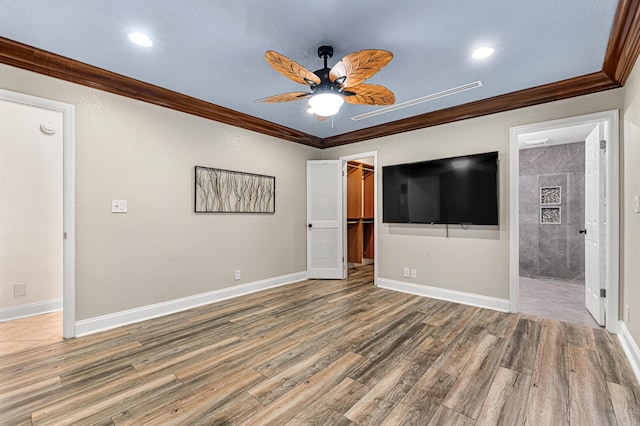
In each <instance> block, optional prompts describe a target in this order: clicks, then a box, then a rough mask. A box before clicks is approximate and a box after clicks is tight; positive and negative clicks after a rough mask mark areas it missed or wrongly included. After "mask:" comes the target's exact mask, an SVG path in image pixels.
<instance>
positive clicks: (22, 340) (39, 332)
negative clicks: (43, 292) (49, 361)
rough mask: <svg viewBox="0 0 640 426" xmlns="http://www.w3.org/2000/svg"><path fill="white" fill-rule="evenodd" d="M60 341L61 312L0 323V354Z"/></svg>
mask: <svg viewBox="0 0 640 426" xmlns="http://www.w3.org/2000/svg"><path fill="white" fill-rule="evenodd" d="M61 340H62V311H60V312H52V313H49V314H43V315H35V316H32V317H27V318H20V319H17V320H13V321H6V322H0V354H1V355H6V354H9V353H13V352H18V351H22V350H25V349H29V348H33V347H36V346H42V345H46V344H49V343H52V342H59V341H61Z"/></svg>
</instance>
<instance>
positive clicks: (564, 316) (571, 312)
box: [519, 277, 599, 327]
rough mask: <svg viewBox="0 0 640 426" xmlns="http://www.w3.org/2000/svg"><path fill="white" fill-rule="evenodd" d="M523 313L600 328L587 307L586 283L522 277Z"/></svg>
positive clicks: (521, 299) (521, 304)
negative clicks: (585, 305) (585, 301)
mask: <svg viewBox="0 0 640 426" xmlns="http://www.w3.org/2000/svg"><path fill="white" fill-rule="evenodd" d="M519 305H520V312H522V313H524V314H528V315H535V316H539V317H543V318H549V319H555V320H559V321H565V322H569V323H572V324H580V325H586V326H589V327H599V325H598V323H596V321H595V320H594V319H593V317H592V316H591V314H589V312H587V309H586V308H585V307H584V284H576V283H571V282H565V281H555V280H544V279H533V278H527V277H520V300H519Z"/></svg>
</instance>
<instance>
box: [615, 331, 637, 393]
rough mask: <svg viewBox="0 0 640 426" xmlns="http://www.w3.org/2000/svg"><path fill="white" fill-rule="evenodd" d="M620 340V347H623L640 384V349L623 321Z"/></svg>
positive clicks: (619, 332) (619, 334)
mask: <svg viewBox="0 0 640 426" xmlns="http://www.w3.org/2000/svg"><path fill="white" fill-rule="evenodd" d="M618 339H620V345H622V349H623V350H624V353H625V354H626V355H627V359H628V360H629V364H631V369H632V370H633V374H635V375H636V379H637V380H638V381H639V382H640V349H638V345H637V344H636V341H635V340H633V337H631V333H629V329H628V328H627V325H626V324H625V323H624V322H622V321H620V324H619V325H618Z"/></svg>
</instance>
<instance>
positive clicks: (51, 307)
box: [0, 299, 62, 322]
mask: <svg viewBox="0 0 640 426" xmlns="http://www.w3.org/2000/svg"><path fill="white" fill-rule="evenodd" d="M61 310H62V299H53V300H46V301H44V302H37V303H29V304H27V305H20V306H12V307H10V308H2V309H0V322H2V321H10V320H14V319H18V318H25V317H31V316H33V315H41V314H48V313H49V312H57V311H61Z"/></svg>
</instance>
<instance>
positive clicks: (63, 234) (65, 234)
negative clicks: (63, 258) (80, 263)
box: [62, 232, 67, 240]
mask: <svg viewBox="0 0 640 426" xmlns="http://www.w3.org/2000/svg"><path fill="white" fill-rule="evenodd" d="M62 239H63V240H66V239H67V233H66V232H63V233H62Z"/></svg>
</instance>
